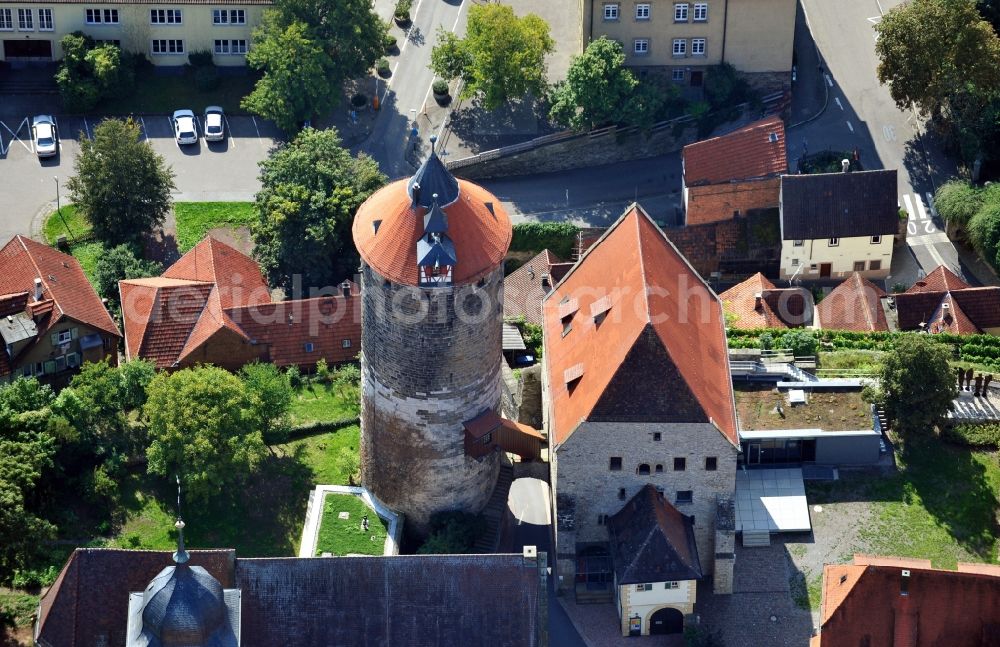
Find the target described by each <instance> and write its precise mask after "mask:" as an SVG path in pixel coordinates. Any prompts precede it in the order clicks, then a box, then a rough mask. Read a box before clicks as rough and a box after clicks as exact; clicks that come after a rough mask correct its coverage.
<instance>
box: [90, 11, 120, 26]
mask: <svg viewBox="0 0 1000 647" xmlns="http://www.w3.org/2000/svg"><path fill="white" fill-rule="evenodd" d="M87 24H88V25H101V24H105V25H117V24H118V10H117V9H87Z"/></svg>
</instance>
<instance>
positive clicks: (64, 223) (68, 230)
mask: <svg viewBox="0 0 1000 647" xmlns="http://www.w3.org/2000/svg"><path fill="white" fill-rule="evenodd" d="M52 179H53V180H55V183H56V213H58V214H59V219H60V220H62V223H63V227H65V228H66V233H68V234H69V237H70V238H72V239H73V242H74V243H75V242H76V238H75V237H74V236H73V232H72V231H71V230H70V228H69V223H68V222H66V217H65V216H63V214H62V205H61V204H60V202H59V176H58V175H53V176H52Z"/></svg>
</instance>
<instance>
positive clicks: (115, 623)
mask: <svg viewBox="0 0 1000 647" xmlns="http://www.w3.org/2000/svg"><path fill="white" fill-rule="evenodd" d="M189 552H190V554H191V562H190V563H191V564H201V565H204V566H205V568H206V570H208V572H209V573H211V574H212V576H213V577H215V578H216V579H218V580H219V581H220V582H221V584H222V585H223V587H224V588H226V589H230V588H233V589H239V591H240V596H241V613H240V616H241V631H240V635H241V642H240V644H241V645H242V647H275V646H278V645H307V646H319V645H324V646H325V645H331V646H336V645H345V646H346V645H350V646H351V647H385V646H387V645H407V646H408V647H450V646H455V647H467V646H468V645H490V646H491V647H493V646H496V647H532V646H534V645H537V644H538V641H537V637H536V636H537V632H538V630H539V625H538V618H537V610H538V596H539V593H540V591H539V574H538V571H537V567H536V566H535V565H534V564H528V565H526V563H525V561H524V559H523V557H522V556H521V555H412V556H390V557H338V558H273V559H272V558H267V559H234V556H233V552H232V551H228V550H227V551H189ZM170 562H171V553H169V552H158V553H153V552H146V551H124V550H102V549H77V550H76V551H75V552H74V553H73V555H72V556H71V557H70V559H69V561H68V562H67V564H66V566H65V567H64V568H63V572H62V573H61V574H60V575H59V578H58V579H57V580H56V582H55V584H54V585H53V586H52V587H51V588H50V589H49V591H48V592H47V593H46V594H45V596H43V598H42V601H41V608H42V614H41V616H40V619H39V624H40V634H39V644H40V645H42V647H93V645H97V644H106V645H108V647H119V646H121V645H123V644H124V635H125V630H126V623H127V618H126V615H127V611H128V594H129V593H130V592H134V591H142V590H143V589H145V587H146V586H147V584H149V582H150V580H152V579H153V577H154V576H156V574H157V573H159V572H160V570H161V569H162V568H163V567H164V566H167V565H168V564H169V563H170ZM102 636H103V637H105V638H106V640H107V642H101V639H102Z"/></svg>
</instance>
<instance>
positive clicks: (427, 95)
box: [393, 0, 465, 139]
mask: <svg viewBox="0 0 1000 647" xmlns="http://www.w3.org/2000/svg"><path fill="white" fill-rule="evenodd" d="M464 6H465V0H462V4H460V5H458V15H456V16H455V24H454V25H452V26H451V33H455V30H456V29H458V21H459V20H461V19H462V7H464ZM400 53H402V52H400ZM395 73H396V72H395V70H393V74H395ZM433 88H434V79H433V78H432V79H431V82H430V85H428V86H427V92H426V93H424V101H423V103H421V104H420V105H419V106H417V110H419V111H420V112H422V113H424V114H427V99H429V98H430V96H431V90H432V89H433ZM448 112H451V111H450V110H449V111H448ZM447 119H448V113H445V121H447ZM439 139H440V138H439Z"/></svg>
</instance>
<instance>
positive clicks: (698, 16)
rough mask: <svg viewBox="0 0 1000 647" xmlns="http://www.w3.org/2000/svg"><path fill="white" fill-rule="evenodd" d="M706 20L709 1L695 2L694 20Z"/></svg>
mask: <svg viewBox="0 0 1000 647" xmlns="http://www.w3.org/2000/svg"><path fill="white" fill-rule="evenodd" d="M706 20H708V3H706V2H696V3H694V21H695V22H705V21H706Z"/></svg>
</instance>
